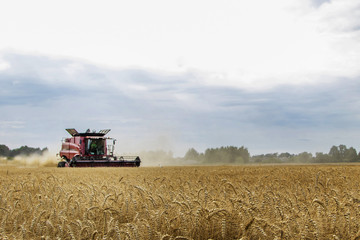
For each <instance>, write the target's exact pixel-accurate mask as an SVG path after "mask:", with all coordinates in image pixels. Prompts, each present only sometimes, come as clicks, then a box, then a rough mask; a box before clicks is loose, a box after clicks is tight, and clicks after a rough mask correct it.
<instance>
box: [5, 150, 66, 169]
mask: <svg viewBox="0 0 360 240" xmlns="http://www.w3.org/2000/svg"><path fill="white" fill-rule="evenodd" d="M58 161H59V160H58V158H57V157H56V155H55V154H54V153H50V152H44V153H43V154H42V155H39V154H32V155H29V156H25V155H19V156H16V157H14V158H13V159H11V160H8V159H6V158H0V165H7V166H15V167H57V163H58Z"/></svg>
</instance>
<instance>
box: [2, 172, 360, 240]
mask: <svg viewBox="0 0 360 240" xmlns="http://www.w3.org/2000/svg"><path fill="white" fill-rule="evenodd" d="M359 174H360V166H268V167H254V166H245V167H164V168H136V169H133V168H116V169H109V168H106V169H104V168H95V169H91V168H90V169H56V168H15V167H2V168H1V169H0V184H1V189H0V239H6V238H7V239H359V238H360V231H359V230H360V226H359V225H360V211H359V210H360V192H359V189H360V188H359V180H360V179H359Z"/></svg>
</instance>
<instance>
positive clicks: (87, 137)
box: [58, 128, 141, 167]
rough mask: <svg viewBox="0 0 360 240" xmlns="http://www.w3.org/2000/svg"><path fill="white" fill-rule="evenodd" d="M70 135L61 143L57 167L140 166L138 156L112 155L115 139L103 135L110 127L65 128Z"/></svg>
mask: <svg viewBox="0 0 360 240" xmlns="http://www.w3.org/2000/svg"><path fill="white" fill-rule="evenodd" d="M66 131H67V132H68V133H69V134H70V135H71V137H70V138H65V139H64V140H63V142H62V145H61V150H60V153H59V156H60V157H61V161H60V162H59V163H58V167H140V163H141V160H140V157H139V156H114V145H115V141H116V139H113V138H109V137H105V135H106V134H107V133H108V132H110V129H104V130H101V131H99V132H96V131H93V132H91V131H90V130H87V131H86V132H85V133H79V132H77V131H76V130H75V129H74V128H69V129H66Z"/></svg>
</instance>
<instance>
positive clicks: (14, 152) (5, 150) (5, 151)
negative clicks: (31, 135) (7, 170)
mask: <svg viewBox="0 0 360 240" xmlns="http://www.w3.org/2000/svg"><path fill="white" fill-rule="evenodd" d="M47 150H48V149H47V148H43V149H40V148H32V147H28V146H26V145H25V146H21V147H19V148H15V149H10V148H9V147H8V146H6V145H4V144H0V157H6V158H8V159H9V160H12V159H13V158H14V157H16V156H19V155H25V156H29V155H31V154H39V155H42V154H43V153H44V152H46V151H47Z"/></svg>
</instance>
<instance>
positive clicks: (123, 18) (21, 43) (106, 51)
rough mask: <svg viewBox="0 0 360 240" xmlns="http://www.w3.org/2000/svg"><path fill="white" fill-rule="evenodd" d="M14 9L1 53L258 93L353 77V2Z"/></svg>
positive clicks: (211, 1)
mask: <svg viewBox="0 0 360 240" xmlns="http://www.w3.org/2000/svg"><path fill="white" fill-rule="evenodd" d="M20 3H21V4H20ZM20 3H19V2H18V1H16V2H8V3H6V4H2V5H3V6H0V31H1V32H2V39H1V43H0V50H3V49H9V48H11V49H15V50H21V51H26V52H30V53H42V54H45V55H53V56H67V57H72V58H80V59H85V60H87V61H90V62H95V63H97V64H101V65H106V66H112V67H120V68H128V67H132V68H135V67H138V68H142V69H151V70H154V71H158V72H180V73H184V72H197V73H198V76H200V77H201V78H200V79H196V81H201V82H203V83H204V84H211V85H227V86H236V87H241V88H246V89H257V90H258V89H268V88H271V87H274V86H277V85H279V84H302V83H311V82H319V81H320V82H327V81H329V80H330V81H332V80H333V79H335V78H338V77H342V78H349V77H357V76H359V75H360V69H359V68H358V65H357V63H358V62H360V31H358V30H357V29H358V27H359V24H358V19H359V1H358V0H333V1H331V2H326V1H325V2H324V3H322V4H321V5H318V6H317V7H315V6H314V4H313V3H312V2H311V1H310V0H308V1H304V0H296V1H286V0H274V1H266V0H254V1H235V0H230V1H226V2H224V1H220V0H206V1H205V0H201V1H190V0H182V1H166V0H154V1H144V0H135V1H127V2H125V1H114V0H107V1H103V2H101V3H100V2H95V1H81V0H79V1H75V2H74V1H70V0H64V1H59V2H49V1H45V0H34V1H20ZM317 4H319V3H318V1H317ZM20 5H21V7H19V6H20ZM4 66H5V65H4V64H2V63H1V62H0V69H1V67H2V68H4ZM66 70H67V73H69V74H73V75H74V76H76V74H77V72H79V71H82V69H81V66H73V65H70V66H68V68H67V69H66ZM54 81H58V78H54ZM92 84H94V83H92ZM95 85H96V84H95Z"/></svg>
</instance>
